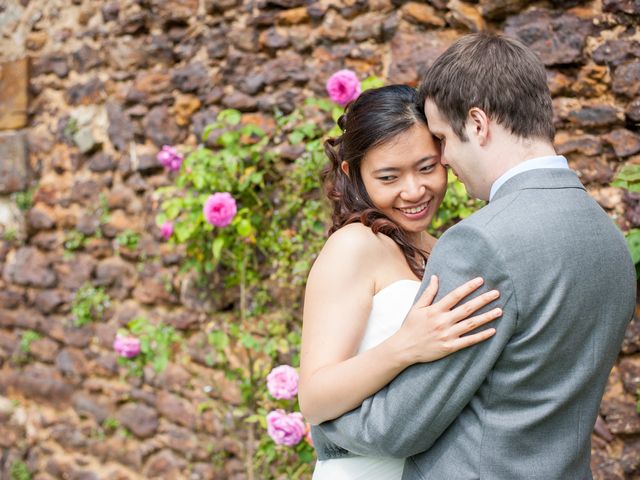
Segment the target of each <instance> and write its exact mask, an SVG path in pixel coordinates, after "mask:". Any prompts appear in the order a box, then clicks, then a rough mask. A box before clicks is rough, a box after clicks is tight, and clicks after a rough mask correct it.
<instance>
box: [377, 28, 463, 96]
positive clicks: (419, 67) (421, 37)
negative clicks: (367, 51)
mask: <svg viewBox="0 0 640 480" xmlns="http://www.w3.org/2000/svg"><path fill="white" fill-rule="evenodd" d="M458 36H459V34H458V33H457V32H456V31H453V30H443V31H427V32H415V33H413V32H404V31H400V30H398V32H396V34H395V35H394V37H393V40H392V41H391V66H390V68H389V83H406V84H409V85H416V84H417V83H418V81H419V79H420V77H421V76H422V73H423V72H424V71H426V69H427V68H428V67H430V66H431V64H432V63H433V61H434V60H435V59H436V58H437V57H438V56H439V55H440V54H441V53H443V52H444V51H445V50H446V49H447V47H449V45H451V44H452V43H453V42H454V41H455V40H456V39H457V38H458Z"/></svg>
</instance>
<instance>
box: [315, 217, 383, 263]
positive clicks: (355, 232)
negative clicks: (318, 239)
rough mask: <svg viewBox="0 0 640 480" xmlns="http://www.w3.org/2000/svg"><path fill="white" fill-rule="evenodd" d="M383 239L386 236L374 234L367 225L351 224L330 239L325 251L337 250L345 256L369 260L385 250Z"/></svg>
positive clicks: (324, 248) (337, 231)
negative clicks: (363, 257) (361, 257)
mask: <svg viewBox="0 0 640 480" xmlns="http://www.w3.org/2000/svg"><path fill="white" fill-rule="evenodd" d="M383 237H384V235H381V234H375V233H373V231H372V230H371V228H370V227H367V226H366V225H363V224H361V223H350V224H349V225H345V226H344V227H342V228H340V229H339V230H336V231H335V232H334V233H333V234H332V235H331V236H330V237H329V238H328V240H327V242H326V243H325V245H324V247H323V251H325V250H329V251H334V250H337V251H339V252H342V253H343V254H350V255H353V256H356V257H360V256H365V257H367V258H369V256H370V255H371V254H375V253H377V252H380V251H382V250H384V248H385V238H383Z"/></svg>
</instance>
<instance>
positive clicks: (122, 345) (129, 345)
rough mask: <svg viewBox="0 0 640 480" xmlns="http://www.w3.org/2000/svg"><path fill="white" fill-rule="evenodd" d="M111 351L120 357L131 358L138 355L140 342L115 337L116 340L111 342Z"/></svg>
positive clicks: (134, 338) (119, 336)
mask: <svg viewBox="0 0 640 480" xmlns="http://www.w3.org/2000/svg"><path fill="white" fill-rule="evenodd" d="M113 349H114V350H115V351H116V353H117V354H118V355H120V356H121V357H125V358H133V357H135V356H136V355H138V354H139V353H140V340H138V339H137V338H136V337H124V336H122V335H116V339H115V340H114V341H113Z"/></svg>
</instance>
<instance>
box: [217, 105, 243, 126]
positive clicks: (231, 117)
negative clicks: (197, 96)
mask: <svg viewBox="0 0 640 480" xmlns="http://www.w3.org/2000/svg"><path fill="white" fill-rule="evenodd" d="M241 119H242V114H241V113H240V112H239V111H238V110H234V109H232V108H229V109H226V110H222V111H221V112H220V113H219V114H218V121H219V122H224V123H226V124H228V125H238V124H239V123H240V120H241Z"/></svg>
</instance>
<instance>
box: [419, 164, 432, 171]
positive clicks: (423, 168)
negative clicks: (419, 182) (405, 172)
mask: <svg viewBox="0 0 640 480" xmlns="http://www.w3.org/2000/svg"><path fill="white" fill-rule="evenodd" d="M434 168H435V165H425V166H424V167H422V168H421V169H420V171H421V172H430V171H431V170H433V169H434Z"/></svg>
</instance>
